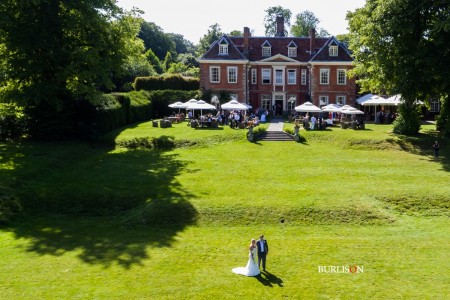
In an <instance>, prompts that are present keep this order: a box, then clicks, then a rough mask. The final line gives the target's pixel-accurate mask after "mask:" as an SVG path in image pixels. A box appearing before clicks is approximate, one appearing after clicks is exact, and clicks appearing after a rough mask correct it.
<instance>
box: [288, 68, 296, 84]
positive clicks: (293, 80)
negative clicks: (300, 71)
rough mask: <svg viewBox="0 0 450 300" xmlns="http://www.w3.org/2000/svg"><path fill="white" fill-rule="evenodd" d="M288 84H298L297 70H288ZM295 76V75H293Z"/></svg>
mask: <svg viewBox="0 0 450 300" xmlns="http://www.w3.org/2000/svg"><path fill="white" fill-rule="evenodd" d="M287 73H288V82H287V83H288V84H297V70H295V69H288V70H287ZM292 74H293V75H292Z"/></svg>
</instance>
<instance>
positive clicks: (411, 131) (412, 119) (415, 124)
mask: <svg viewBox="0 0 450 300" xmlns="http://www.w3.org/2000/svg"><path fill="white" fill-rule="evenodd" d="M419 116H420V112H419V107H418V106H416V105H405V104H401V105H400V106H399V114H398V116H397V117H396V119H395V121H394V129H393V131H394V133H397V134H404V135H416V134H418V133H419V130H420V118H419Z"/></svg>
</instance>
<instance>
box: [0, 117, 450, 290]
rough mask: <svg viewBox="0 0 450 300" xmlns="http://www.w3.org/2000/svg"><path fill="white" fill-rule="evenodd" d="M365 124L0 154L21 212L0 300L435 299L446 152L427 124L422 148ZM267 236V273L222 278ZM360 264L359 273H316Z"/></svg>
mask: <svg viewBox="0 0 450 300" xmlns="http://www.w3.org/2000/svg"><path fill="white" fill-rule="evenodd" d="M287 126H291V125H287ZM367 128H368V129H367V130H365V131H353V130H341V129H340V128H333V129H331V130H327V131H322V132H312V131H308V132H304V131H302V132H301V134H302V135H304V136H305V138H306V142H305V143H302V144H296V143H294V142H292V143H291V142H287V143H286V142H259V143H248V142H247V141H246V140H245V131H242V130H231V129H230V128H224V129H222V130H195V129H192V128H189V127H187V126H186V124H185V123H184V124H176V125H174V127H172V128H166V129H162V128H153V127H151V123H143V124H138V125H135V126H132V127H129V128H127V129H124V130H121V131H117V132H113V133H111V134H110V135H109V136H107V137H105V140H109V141H111V140H114V141H115V143H116V145H126V146H128V147H130V146H136V145H139V144H142V139H147V138H152V137H160V136H168V137H169V136H170V137H174V139H175V140H187V141H189V143H186V145H190V146H189V147H183V148H178V149H175V150H171V151H165V152H161V151H154V150H148V149H139V148H138V149H134V148H133V149H127V148H124V147H120V146H114V145H113V143H109V146H102V145H89V144H81V143H73V142H66V143H58V144H36V143H24V144H14V145H11V144H9V145H1V148H2V155H1V159H0V163H1V173H0V174H1V175H2V178H5V180H4V181H3V180H2V185H3V186H4V189H8V191H12V193H13V194H14V196H15V197H16V198H17V199H19V200H20V201H22V202H23V205H24V209H25V211H26V213H27V217H22V218H20V219H18V220H16V221H14V222H13V223H10V224H9V225H8V226H7V227H4V228H3V229H2V231H1V232H0V242H1V244H2V247H1V248H0V257H1V258H2V264H1V265H0V274H2V275H0V282H1V284H0V294H1V295H5V297H7V298H10V299H26V298H30V297H34V298H49V299H55V298H82V299H84V298H127V299H143V298H144V299H165V298H167V299H172V298H181V299H205V298H210V297H216V298H219V299H235V298H243V299H248V298H254V297H261V294H263V295H264V297H267V298H270V299H289V298H291V299H298V298H322V299H327V298H332V299H335V298H341V299H347V298H369V297H370V298H379V299H392V298H405V299H409V298H421V299H422V298H424V299H427V298H445V297H447V296H446V295H448V294H449V293H450V291H449V285H448V282H449V280H450V278H449V273H448V272H447V271H446V270H448V268H449V267H450V259H449V258H448V253H449V251H450V246H449V242H448V228H449V227H448V226H449V225H450V224H449V223H450V222H449V219H448V216H449V196H448V195H450V187H449V185H448V182H450V173H449V170H450V163H449V159H448V157H449V156H448V147H447V146H446V141H445V140H443V141H442V142H441V158H440V159H434V158H433V157H432V152H431V144H432V141H433V140H434V139H435V133H434V131H433V130H432V128H431V126H428V125H425V126H423V130H422V133H421V135H420V136H419V137H417V138H407V137H401V136H396V135H393V134H391V133H390V131H391V127H390V126H384V125H368V126H367ZM181 144H183V143H181ZM43 211H46V212H45V213H44V212H43ZM48 211H51V212H52V213H51V214H49V213H48ZM281 220H283V221H284V223H282V222H281ZM261 232H264V233H265V235H266V237H267V239H268V241H269V245H270V254H269V258H268V271H269V272H270V273H268V274H263V275H262V276H260V277H257V278H245V277H242V276H238V275H235V274H233V273H231V268H233V267H236V266H244V265H245V263H246V257H247V254H246V248H247V246H248V243H249V240H250V238H252V237H253V238H256V237H257V236H258V235H259V233H261ZM354 265H358V266H363V267H364V273H360V274H324V273H319V272H318V266H354Z"/></svg>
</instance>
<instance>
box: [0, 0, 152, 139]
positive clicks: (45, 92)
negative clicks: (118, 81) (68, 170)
mask: <svg viewBox="0 0 450 300" xmlns="http://www.w3.org/2000/svg"><path fill="white" fill-rule="evenodd" d="M0 16H1V17H0V61H1V62H2V63H1V73H2V75H1V76H0V87H1V88H0V98H2V101H4V102H6V101H7V102H12V103H15V104H17V106H19V107H23V108H24V113H25V115H26V116H27V118H29V120H30V122H28V125H29V131H28V133H29V134H30V135H31V136H33V137H37V138H45V139H55V138H66V137H67V136H70V135H72V134H76V132H77V128H76V126H77V123H78V122H79V120H77V119H76V117H77V116H79V115H80V114H78V113H77V109H78V108H80V107H85V106H84V105H80V103H78V102H80V101H81V102H83V101H85V99H92V98H93V97H95V95H96V94H97V93H98V91H107V90H111V89H113V88H114V82H113V79H114V78H117V77H120V76H121V75H122V74H124V72H125V71H126V70H125V68H124V67H125V64H126V62H127V61H130V59H131V58H133V57H139V56H140V55H141V54H142V50H143V44H142V41H141V40H139V39H137V37H136V34H137V32H138V30H139V26H140V20H139V19H137V18H135V17H134V16H133V15H131V14H128V13H123V11H122V10H121V9H120V8H119V7H118V6H117V5H116V4H115V1H109V0H96V1H56V0H52V1H16V0H2V1H1V2H0ZM144 61H145V59H144Z"/></svg>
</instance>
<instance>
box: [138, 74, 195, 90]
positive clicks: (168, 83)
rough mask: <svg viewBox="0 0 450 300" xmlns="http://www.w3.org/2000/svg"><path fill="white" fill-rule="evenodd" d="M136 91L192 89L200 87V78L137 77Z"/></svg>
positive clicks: (173, 76) (177, 76)
mask: <svg viewBox="0 0 450 300" xmlns="http://www.w3.org/2000/svg"><path fill="white" fill-rule="evenodd" d="M134 88H135V89H136V91H140V90H146V91H156V90H182V91H192V90H198V89H199V88H200V80H199V79H198V78H192V77H182V76H180V75H170V76H150V77H137V78H136V80H135V81H134Z"/></svg>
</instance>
